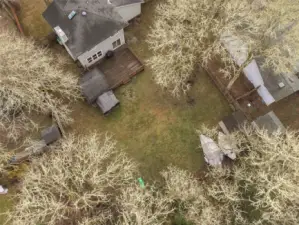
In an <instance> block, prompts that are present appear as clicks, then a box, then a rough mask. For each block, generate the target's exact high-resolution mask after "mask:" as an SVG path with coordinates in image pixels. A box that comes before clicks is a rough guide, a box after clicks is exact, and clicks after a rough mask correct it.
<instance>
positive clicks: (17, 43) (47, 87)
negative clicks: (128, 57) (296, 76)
mask: <svg viewBox="0 0 299 225" xmlns="http://www.w3.org/2000/svg"><path fill="white" fill-rule="evenodd" d="M0 59H1V65H0V83H1V85H0V131H2V132H3V133H5V134H6V135H7V137H9V138H11V139H14V140H16V139H17V138H18V137H19V136H20V134H21V133H24V131H28V130H30V129H32V128H34V127H36V125H37V124H36V123H35V122H34V120H33V119H32V118H30V114H31V113H32V112H34V113H37V114H46V115H47V114H52V115H53V117H54V118H56V119H58V120H60V122H61V123H62V124H67V123H69V122H71V118H70V117H69V113H70V109H69V106H68V105H69V102H70V100H73V99H76V98H79V91H78V90H79V88H78V86H77V77H76V75H74V74H72V73H71V72H68V71H65V70H63V68H62V67H63V63H64V62H65V60H64V61H63V60H62V61H61V59H62V57H58V56H57V55H55V54H53V53H52V52H51V51H50V50H48V49H47V48H43V47H40V46H38V45H37V44H36V43H35V42H34V41H32V40H30V39H26V38H23V37H20V36H18V35H17V34H16V33H13V32H9V31H3V32H1V34H0Z"/></svg>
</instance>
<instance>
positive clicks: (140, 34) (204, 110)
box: [0, 0, 231, 224]
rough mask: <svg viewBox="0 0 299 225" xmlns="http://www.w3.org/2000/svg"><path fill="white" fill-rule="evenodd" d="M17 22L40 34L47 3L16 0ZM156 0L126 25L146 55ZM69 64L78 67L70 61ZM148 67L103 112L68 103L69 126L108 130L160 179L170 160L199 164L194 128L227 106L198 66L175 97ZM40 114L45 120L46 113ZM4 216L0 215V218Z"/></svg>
mask: <svg viewBox="0 0 299 225" xmlns="http://www.w3.org/2000/svg"><path fill="white" fill-rule="evenodd" d="M21 3H22V11H21V15H20V20H21V23H22V25H23V27H24V30H25V32H26V34H27V35H29V36H33V37H34V38H41V37H44V36H46V35H47V34H48V33H49V31H50V30H49V29H48V28H49V27H48V26H47V24H46V23H45V21H44V20H43V18H42V17H41V13H42V12H43V11H44V9H45V7H46V5H45V4H44V1H43V0H26V1H25V0H21ZM154 4H155V1H153V2H149V3H147V4H145V5H144V6H143V9H142V11H143V13H142V16H141V22H140V23H139V24H137V23H135V24H133V25H132V26H131V27H129V28H128V29H127V31H126V36H127V40H128V42H130V40H132V39H134V38H135V39H136V40H137V41H135V42H134V43H132V42H130V44H129V45H130V47H131V49H132V50H133V51H134V53H135V54H136V55H137V56H138V57H139V58H140V59H141V60H142V61H144V62H145V61H146V60H147V59H148V56H149V55H150V52H149V51H148V49H147V44H146V43H145V39H146V36H147V33H148V31H149V27H150V25H151V21H152V20H153V16H152V15H153V9H154ZM69 69H72V70H75V71H76V70H77V68H76V65H75V64H71V65H69ZM152 77H153V76H152V73H151V70H150V69H149V68H147V67H145V71H144V72H142V73H140V74H139V75H137V76H136V77H135V78H134V79H133V80H132V82H130V83H129V84H127V85H124V86H122V87H120V88H119V89H118V90H117V91H116V96H117V97H118V98H119V100H120V101H121V105H120V106H119V107H118V108H116V109H115V110H113V112H112V113H111V114H109V115H108V116H107V117H104V116H103V115H101V112H100V110H99V109H97V108H94V107H91V106H89V105H87V103H85V102H82V101H80V102H78V103H76V104H74V106H73V110H74V111H73V115H72V116H73V118H74V120H75V122H74V124H73V125H72V127H70V128H69V130H70V131H74V132H76V133H79V134H83V133H90V132H94V131H97V132H109V133H111V134H113V135H114V136H115V138H116V139H117V140H118V141H119V144H120V145H121V146H122V147H123V149H124V151H126V152H127V153H128V154H129V156H130V157H132V158H133V159H134V160H136V161H137V162H138V163H139V165H140V174H141V176H142V177H143V178H144V179H145V181H146V182H148V181H155V180H157V179H158V180H159V173H160V171H161V170H162V169H164V168H165V167H166V166H167V165H169V164H173V165H176V166H179V167H181V168H184V169H188V170H190V171H194V172H195V171H198V170H199V169H200V167H201V166H202V165H203V157H202V153H201V151H199V150H198V145H199V139H198V136H197V135H196V133H195V129H197V128H198V127H199V126H200V125H201V124H203V123H207V124H209V125H215V124H216V123H217V122H218V121H219V120H220V119H221V118H222V117H224V116H225V115H228V114H229V113H230V112H231V110H230V108H229V105H228V103H227V102H226V100H225V98H224V97H223V96H222V95H221V93H220V92H219V91H218V89H217V88H216V87H215V86H214V84H213V82H212V81H211V80H210V78H209V77H208V75H207V74H206V73H205V72H203V71H197V72H196V73H195V80H194V85H193V87H192V88H191V90H190V92H189V93H188V97H187V96H183V97H181V98H180V99H174V98H173V97H172V96H170V94H169V93H168V92H166V91H163V90H162V89H161V88H160V87H159V86H157V85H156V84H155V83H154V81H153V79H152ZM45 120H47V119H46V118H45ZM11 205H12V201H11V198H10V195H6V196H0V213H1V212H4V211H5V210H6V209H7V208H9V207H11ZM3 219H4V217H0V224H2V223H1V222H2V221H3Z"/></svg>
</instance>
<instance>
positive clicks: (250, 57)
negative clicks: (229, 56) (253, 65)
mask: <svg viewBox="0 0 299 225" xmlns="http://www.w3.org/2000/svg"><path fill="white" fill-rule="evenodd" d="M249 55H250V56H249V57H248V58H247V59H246V61H245V62H244V63H243V64H242V65H241V67H240V68H239V71H238V73H237V74H236V75H235V76H234V77H233V78H232V79H231V80H230V81H229V83H228V85H227V86H226V92H228V91H229V90H230V89H231V88H232V86H233V85H234V83H235V82H236V80H238V78H239V77H240V75H241V73H242V71H243V69H244V68H245V67H246V66H248V64H249V63H250V62H251V61H252V54H249Z"/></svg>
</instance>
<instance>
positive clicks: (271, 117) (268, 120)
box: [252, 111, 285, 133]
mask: <svg viewBox="0 0 299 225" xmlns="http://www.w3.org/2000/svg"><path fill="white" fill-rule="evenodd" d="M252 124H253V125H255V126H257V127H259V128H260V129H266V130H267V131H268V132H269V133H273V132H275V131H277V130H280V131H282V132H283V131H285V127H284V125H283V124H282V123H281V121H280V120H279V118H278V117H277V116H276V115H275V113H274V112H273V111H271V112H269V113H267V114H265V115H263V116H260V117H258V118H257V119H256V120H254V121H253V122H252Z"/></svg>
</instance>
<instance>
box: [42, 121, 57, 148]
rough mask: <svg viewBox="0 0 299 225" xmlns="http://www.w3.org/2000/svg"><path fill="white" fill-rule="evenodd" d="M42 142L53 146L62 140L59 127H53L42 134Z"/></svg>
mask: <svg viewBox="0 0 299 225" xmlns="http://www.w3.org/2000/svg"><path fill="white" fill-rule="evenodd" d="M41 136H42V140H43V141H44V142H45V143H46V144H47V145H49V144H51V143H53V142H55V141H57V140H58V139H60V138H61V133H60V130H59V128H58V126H56V125H53V126H51V127H48V128H46V129H44V130H42V132H41Z"/></svg>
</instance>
